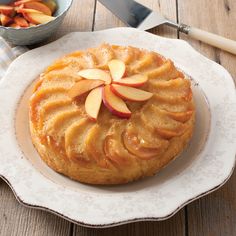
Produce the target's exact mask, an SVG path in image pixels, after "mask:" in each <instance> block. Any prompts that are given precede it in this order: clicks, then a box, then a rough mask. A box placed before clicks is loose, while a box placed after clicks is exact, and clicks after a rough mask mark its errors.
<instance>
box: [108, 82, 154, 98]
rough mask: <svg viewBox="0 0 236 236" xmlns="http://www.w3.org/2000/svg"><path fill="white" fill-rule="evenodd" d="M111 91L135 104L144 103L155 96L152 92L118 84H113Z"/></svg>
mask: <svg viewBox="0 0 236 236" xmlns="http://www.w3.org/2000/svg"><path fill="white" fill-rule="evenodd" d="M111 91H112V92H113V93H114V94H116V95H117V96H119V97H120V98H122V99H125V100H129V101H134V102H143V101H146V100H148V99H150V98H151V97H152V96H153V94H152V93H150V92H146V91H144V90H141V89H136V88H132V87H128V86H123V85H118V84H112V85H111Z"/></svg>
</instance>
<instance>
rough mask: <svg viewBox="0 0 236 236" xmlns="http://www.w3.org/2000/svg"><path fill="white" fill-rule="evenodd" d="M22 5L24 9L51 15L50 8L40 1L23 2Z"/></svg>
mask: <svg viewBox="0 0 236 236" xmlns="http://www.w3.org/2000/svg"><path fill="white" fill-rule="evenodd" d="M24 7H25V8H26V9H34V10H37V11H40V12H42V13H43V14H45V15H48V16H51V15H52V12H51V10H50V8H49V7H47V6H46V5H45V4H43V3H41V2H27V3H25V4H24Z"/></svg>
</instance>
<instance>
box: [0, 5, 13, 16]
mask: <svg viewBox="0 0 236 236" xmlns="http://www.w3.org/2000/svg"><path fill="white" fill-rule="evenodd" d="M14 12H15V9H14V7H12V6H6V5H0V13H2V14H4V15H7V16H12V14H14Z"/></svg>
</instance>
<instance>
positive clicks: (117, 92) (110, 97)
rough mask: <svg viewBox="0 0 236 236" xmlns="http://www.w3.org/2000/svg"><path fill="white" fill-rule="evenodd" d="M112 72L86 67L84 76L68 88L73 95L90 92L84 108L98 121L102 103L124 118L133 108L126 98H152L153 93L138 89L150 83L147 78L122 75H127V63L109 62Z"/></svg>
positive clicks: (143, 99) (81, 74)
mask: <svg viewBox="0 0 236 236" xmlns="http://www.w3.org/2000/svg"><path fill="white" fill-rule="evenodd" d="M108 67H109V70H110V71H105V70H102V69H84V70H81V71H79V72H78V75H79V76H80V77H81V78H82V80H80V81H79V82H77V83H75V85H74V86H73V87H72V88H71V89H70V90H69V91H68V95H69V96H70V97H71V98H75V97H78V96H81V95H83V94H85V93H87V92H89V94H88V96H87V98H86V100H85V111H86V113H87V115H88V116H89V118H91V119H92V120H94V121H96V120H97V117H98V114H99V111H100V108H101V105H102V102H103V103H104V105H105V106H106V107H107V108H108V109H109V110H110V111H111V113H113V114H114V115H117V116H119V117H122V118H129V117H130V116H131V111H130V110H129V108H128V107H127V105H126V103H125V102H124V101H123V99H124V100H129V101H134V102H143V101H146V100H148V99H150V98H151V97H152V95H153V94H152V93H150V92H147V91H144V90H141V89H137V88H134V87H140V86H142V85H144V83H146V82H147V80H148V77H147V76H146V75H143V74H137V75H133V76H130V77H126V78H122V77H123V76H124V74H125V71H126V68H125V63H124V62H123V61H121V60H117V59H114V60H111V61H109V62H108Z"/></svg>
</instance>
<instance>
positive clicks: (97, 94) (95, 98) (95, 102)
mask: <svg viewBox="0 0 236 236" xmlns="http://www.w3.org/2000/svg"><path fill="white" fill-rule="evenodd" d="M101 104H102V88H101V87H98V88H95V89H93V90H92V91H91V92H90V93H89V94H88V96H87V98H86V101H85V111H86V112H87V114H88V116H89V117H90V118H91V119H92V120H94V121H96V120H97V117H98V113H99V110H100V107H101Z"/></svg>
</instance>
